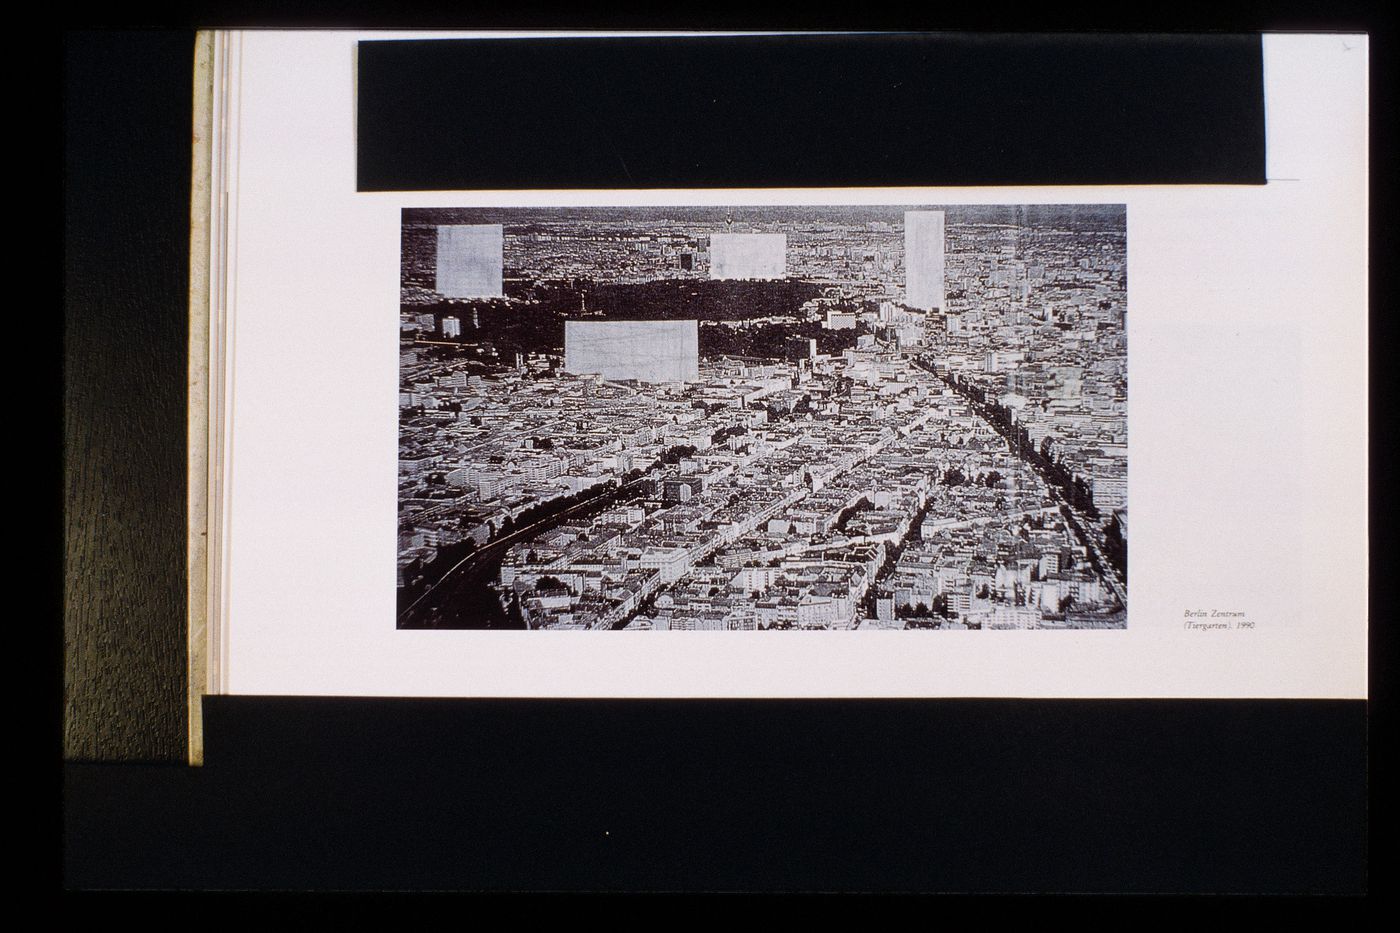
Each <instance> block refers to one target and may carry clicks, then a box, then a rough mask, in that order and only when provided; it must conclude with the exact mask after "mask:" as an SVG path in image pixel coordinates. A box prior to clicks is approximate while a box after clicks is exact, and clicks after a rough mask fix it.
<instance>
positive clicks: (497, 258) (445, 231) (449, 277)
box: [435, 224, 505, 298]
mask: <svg viewBox="0 0 1400 933" xmlns="http://www.w3.org/2000/svg"><path fill="white" fill-rule="evenodd" d="M504 250H505V228H504V227H503V226H502V225H501V224H450V225H449V224H444V225H442V226H439V227H438V228H437V283H436V286H435V287H436V290H437V292H438V294H440V295H442V296H443V297H444V298H501V297H504V295H505V292H504V291H503V290H502V288H501V284H502V274H501V273H502V269H503V267H504Z"/></svg>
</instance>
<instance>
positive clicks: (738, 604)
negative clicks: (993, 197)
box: [397, 204, 1128, 637]
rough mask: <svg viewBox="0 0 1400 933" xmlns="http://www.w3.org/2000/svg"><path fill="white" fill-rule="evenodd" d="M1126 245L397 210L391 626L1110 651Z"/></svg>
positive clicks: (802, 213)
mask: <svg viewBox="0 0 1400 933" xmlns="http://www.w3.org/2000/svg"><path fill="white" fill-rule="evenodd" d="M1126 221H1127V212H1126V208H1125V206H1124V205H1121V204H1118V205H1104V204H1057V205H1045V204H1034V205H976V206H969V205H944V206H937V205H932V206H917V207H916V206H909V205H885V206H880V205H872V206H847V205H841V206H751V205H750V206H742V205H735V206H732V207H723V206H714V207H711V206H700V207H696V206H691V207H639V206H632V207H558V208H544V207H532V208H410V209H404V210H403V212H402V237H401V249H402V254H401V297H400V331H399V333H400V336H399V341H400V346H399V456H398V464H399V469H398V604H397V605H398V619H397V625H398V627H399V628H401V629H564V630H572V629H610V630H619V631H630V632H661V631H677V630H702V631H767V630H772V629H807V630H811V629H825V630H831V629H861V630H872V629H928V630H933V629H957V630H969V629H971V630H985V629H1118V628H1123V627H1125V625H1126V618H1127V538H1128V501H1127V493H1128V482H1127V476H1128V470H1127V468H1128V463H1127V451H1128V447H1127V443H1128V439H1127V423H1128V415H1127V387H1128V372H1127V363H1128V353H1127V338H1126V315H1127V223H1126ZM774 637H778V636H774ZM929 637H937V636H936V635H933V634H930V635H929Z"/></svg>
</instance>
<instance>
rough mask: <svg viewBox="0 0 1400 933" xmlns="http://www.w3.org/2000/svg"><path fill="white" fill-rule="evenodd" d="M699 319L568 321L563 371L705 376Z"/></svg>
mask: <svg viewBox="0 0 1400 933" xmlns="http://www.w3.org/2000/svg"><path fill="white" fill-rule="evenodd" d="M699 333H700V325H699V323H698V322H696V321H596V320H595V321H565V322H564V370H565V372H569V373H573V374H575V375H585V374H597V375H600V376H602V377H603V378H604V379H616V380H636V381H637V382H695V381H696V380H698V379H699V378H700V353H699V346H700V343H699Z"/></svg>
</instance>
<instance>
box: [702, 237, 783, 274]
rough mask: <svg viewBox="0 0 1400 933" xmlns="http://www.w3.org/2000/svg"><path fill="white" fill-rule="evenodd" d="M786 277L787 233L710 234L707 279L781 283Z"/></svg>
mask: <svg viewBox="0 0 1400 933" xmlns="http://www.w3.org/2000/svg"><path fill="white" fill-rule="evenodd" d="M786 275H787V234H786V233H712V234H710V278H712V279H781V278H783V277H784V276H786Z"/></svg>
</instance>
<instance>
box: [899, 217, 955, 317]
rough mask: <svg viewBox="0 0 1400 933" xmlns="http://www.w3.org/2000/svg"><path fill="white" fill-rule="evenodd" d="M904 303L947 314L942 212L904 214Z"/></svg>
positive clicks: (923, 309) (912, 306)
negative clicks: (944, 291) (944, 284)
mask: <svg viewBox="0 0 1400 933" xmlns="http://www.w3.org/2000/svg"><path fill="white" fill-rule="evenodd" d="M904 303H905V304H907V305H908V306H909V307H911V308H918V309H920V310H922V311H932V310H934V309H938V310H939V311H947V310H948V309H947V307H946V306H945V304H944V298H943V212H942V211H905V212H904Z"/></svg>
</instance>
